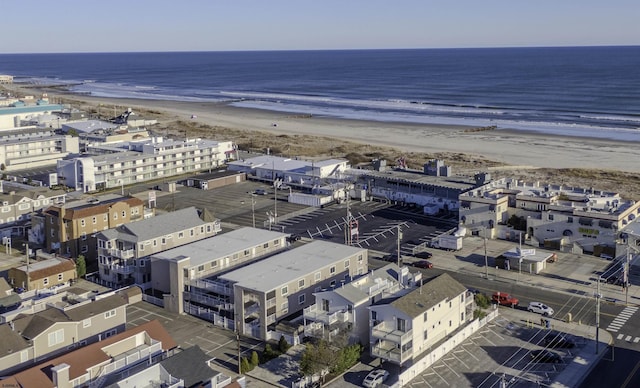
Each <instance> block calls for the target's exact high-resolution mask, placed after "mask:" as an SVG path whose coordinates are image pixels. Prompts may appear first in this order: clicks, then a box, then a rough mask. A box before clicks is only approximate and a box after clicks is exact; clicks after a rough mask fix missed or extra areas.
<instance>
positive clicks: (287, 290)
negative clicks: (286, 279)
mask: <svg viewBox="0 0 640 388" xmlns="http://www.w3.org/2000/svg"><path fill="white" fill-rule="evenodd" d="M288 293H289V287H287V286H284V287H282V289H281V290H280V295H282V296H285V295H287V294H288Z"/></svg>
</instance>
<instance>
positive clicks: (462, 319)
mask: <svg viewBox="0 0 640 388" xmlns="http://www.w3.org/2000/svg"><path fill="white" fill-rule="evenodd" d="M460 320H461V321H464V313H460Z"/></svg>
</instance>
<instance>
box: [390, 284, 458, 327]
mask: <svg viewBox="0 0 640 388" xmlns="http://www.w3.org/2000/svg"><path fill="white" fill-rule="evenodd" d="M466 289H467V288H466V287H465V286H463V285H462V284H460V283H459V282H458V281H457V280H455V279H454V278H452V277H451V276H450V275H449V274H446V273H444V274H442V275H440V276H438V277H437V278H435V279H433V280H431V281H429V282H428V283H425V284H423V285H422V286H421V287H418V288H417V289H416V290H415V291H412V292H410V293H408V294H407V295H405V296H402V297H400V298H398V299H396V300H394V301H393V302H391V303H390V304H391V306H393V307H395V308H396V309H398V310H399V311H402V312H404V313H405V314H407V315H408V316H410V317H412V318H415V317H417V316H420V315H422V313H424V312H425V311H427V310H428V309H430V308H432V307H434V306H435V305H437V304H438V303H440V302H442V301H443V300H448V299H452V298H455V297H456V296H458V295H460V294H462V293H463V292H465V291H466Z"/></svg>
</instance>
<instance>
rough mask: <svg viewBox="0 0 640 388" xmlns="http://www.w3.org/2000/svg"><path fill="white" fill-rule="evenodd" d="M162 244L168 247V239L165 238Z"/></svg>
mask: <svg viewBox="0 0 640 388" xmlns="http://www.w3.org/2000/svg"><path fill="white" fill-rule="evenodd" d="M161 242H162V245H167V239H166V238H164V237H163V238H162V240H161Z"/></svg>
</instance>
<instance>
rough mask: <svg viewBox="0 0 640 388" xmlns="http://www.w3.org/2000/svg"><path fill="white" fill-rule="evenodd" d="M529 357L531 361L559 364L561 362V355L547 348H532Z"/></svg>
mask: <svg viewBox="0 0 640 388" xmlns="http://www.w3.org/2000/svg"><path fill="white" fill-rule="evenodd" d="M531 358H533V362H545V363H551V364H559V363H561V362H562V357H561V356H560V355H559V354H558V353H556V352H552V351H550V350H547V349H539V350H533V351H532V352H531Z"/></svg>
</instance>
